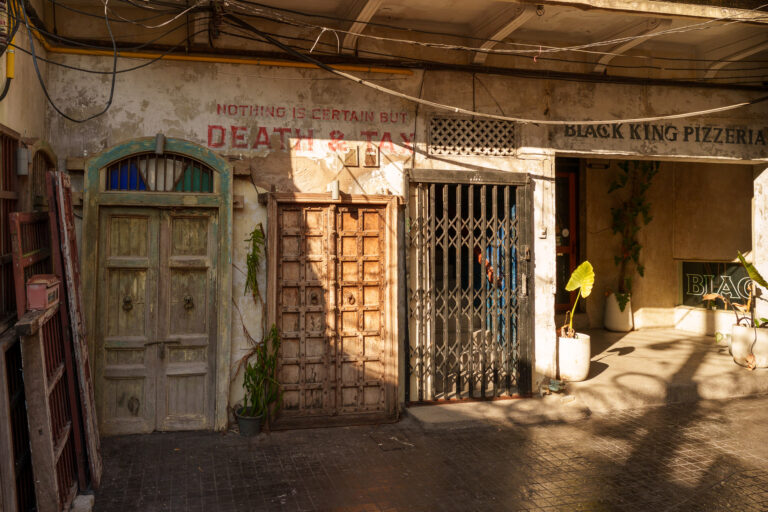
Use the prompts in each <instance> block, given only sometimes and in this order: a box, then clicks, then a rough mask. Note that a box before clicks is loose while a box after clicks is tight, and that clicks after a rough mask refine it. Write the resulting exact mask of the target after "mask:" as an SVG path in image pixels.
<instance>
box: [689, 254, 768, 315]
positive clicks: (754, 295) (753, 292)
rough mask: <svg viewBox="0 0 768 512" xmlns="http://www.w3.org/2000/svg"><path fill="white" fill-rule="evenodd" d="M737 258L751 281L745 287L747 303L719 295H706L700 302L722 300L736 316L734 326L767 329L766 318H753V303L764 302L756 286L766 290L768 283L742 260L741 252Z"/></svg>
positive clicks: (755, 269) (753, 267) (751, 266)
mask: <svg viewBox="0 0 768 512" xmlns="http://www.w3.org/2000/svg"><path fill="white" fill-rule="evenodd" d="M737 256H738V258H739V262H740V263H741V265H742V266H743V267H744V270H746V271H747V275H748V276H749V279H750V281H751V282H750V283H749V286H748V287H747V288H748V290H749V295H748V296H747V302H746V303H744V304H743V303H740V302H734V301H732V300H731V299H730V298H728V297H726V296H725V295H721V294H719V293H707V294H705V295H704V296H703V297H702V300H717V299H720V300H722V301H723V303H724V304H725V306H726V307H729V308H731V309H732V310H733V313H734V314H735V315H736V325H744V326H747V327H768V318H755V302H756V301H757V300H765V299H764V298H763V297H762V292H761V290H760V288H758V287H757V286H756V285H760V286H762V287H763V288H768V282H766V280H765V278H763V276H762V275H760V272H758V270H757V268H755V266H754V265H753V264H751V263H749V262H748V261H747V260H746V258H744V255H743V254H741V251H739V252H738V253H737Z"/></svg>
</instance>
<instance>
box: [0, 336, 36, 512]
mask: <svg viewBox="0 0 768 512" xmlns="http://www.w3.org/2000/svg"><path fill="white" fill-rule="evenodd" d="M0 350H5V375H6V377H7V386H8V388H7V389H8V403H9V415H8V416H9V417H8V419H9V425H10V430H11V439H12V445H13V464H14V468H15V476H16V503H17V505H18V509H19V510H20V511H29V510H35V478H34V475H33V473H32V453H31V451H30V447H29V428H28V426H27V404H26V401H25V398H24V378H23V374H22V365H21V343H20V342H19V338H18V337H17V336H15V335H12V336H11V337H10V341H8V342H7V344H5V343H4V342H3V341H0ZM2 360H3V357H2V354H0V361H2ZM0 373H2V372H0Z"/></svg>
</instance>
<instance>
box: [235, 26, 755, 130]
mask: <svg viewBox="0 0 768 512" xmlns="http://www.w3.org/2000/svg"><path fill="white" fill-rule="evenodd" d="M225 16H226V17H227V18H228V19H229V20H231V21H232V22H234V23H235V24H237V25H240V27H242V28H243V29H245V30H248V31H250V32H253V33H254V34H256V35H258V36H259V37H262V38H264V39H265V40H266V41H267V42H269V43H271V44H273V45H274V46H276V47H278V48H280V49H281V50H283V51H284V52H287V53H289V54H291V55H293V56H294V57H297V58H300V59H302V60H304V61H306V62H309V63H312V64H314V65H316V66H318V67H320V68H322V69H324V70H325V71H328V72H329V73H333V74H335V75H338V76H341V77H343V78H347V79H348V80H350V81H353V82H356V83H358V84H359V85H362V86H365V87H368V88H370V89H374V90H377V91H379V92H383V93H385V94H388V95H390V96H395V97H398V98H401V99H404V100H408V101H410V102H413V103H417V104H421V105H425V106H428V107H432V108H435V109H439V110H446V111H450V112H453V113H456V114H465V115H471V116H476V117H484V118H487V119H495V120H499V121H510V122H515V123H521V124H536V125H559V126H562V125H598V124H607V125H614V124H621V123H648V122H653V121H665V120H671V119H684V118H688V117H697V116H704V115H709V114H715V113H718V112H726V111H728V110H735V109H738V108H742V107H746V106H748V105H755V104H758V103H762V102H764V101H768V95H766V96H761V97H759V98H755V99H752V100H749V101H743V102H740V103H734V104H731V105H725V106H722V107H716V108H710V109H705V110H699V111H694V112H684V113H680V114H669V115H662V116H652V117H639V118H627V119H605V120H599V121H591V120H590V121H580V120H568V121H566V120H551V119H528V118H522V117H513V116H503V115H501V116H500V115H496V114H488V113H485V112H477V111H474V110H469V109H464V108H460V107H456V106H452V105H446V104H443V103H437V102H434V101H429V100H425V99H422V98H417V97H415V96H411V95H408V94H405V93H402V92H399V91H395V90H393V89H389V88H387V87H384V86H382V85H379V84H375V83H373V82H370V81H368V80H365V79H362V78H360V77H358V76H355V75H351V74H349V73H346V72H344V71H340V70H338V69H334V68H332V67H331V66H329V65H327V64H325V63H324V62H321V61H319V60H317V59H315V58H314V57H311V56H309V55H304V54H302V53H300V52H298V51H296V50H294V49H293V48H290V47H289V46H287V45H285V44H283V43H282V42H280V41H278V40H277V39H275V38H273V37H272V36H270V35H268V34H265V33H264V32H262V31H260V30H259V29H257V28H256V27H254V26H253V25H251V24H250V23H248V22H246V21H244V20H241V19H240V18H238V17H236V16H234V15H232V14H226V15H225Z"/></svg>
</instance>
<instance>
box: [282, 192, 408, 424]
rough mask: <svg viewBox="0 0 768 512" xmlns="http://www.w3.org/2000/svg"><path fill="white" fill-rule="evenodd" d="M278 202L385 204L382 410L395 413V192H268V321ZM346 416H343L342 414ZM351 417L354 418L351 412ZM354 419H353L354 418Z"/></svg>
mask: <svg viewBox="0 0 768 512" xmlns="http://www.w3.org/2000/svg"><path fill="white" fill-rule="evenodd" d="M281 204H310V205H311V204H317V205H324V204H335V205H358V206H384V225H385V226H386V231H385V232H384V247H385V249H384V255H385V257H386V261H385V264H384V269H385V270H384V276H383V281H384V286H385V289H386V292H385V297H386V298H385V300H384V308H383V310H384V317H385V319H386V321H385V322H384V324H383V326H382V331H383V332H382V338H383V339H384V342H385V343H386V344H388V346H389V350H388V351H387V356H386V360H385V379H386V382H388V383H389V385H390V386H391V388H390V389H388V390H386V391H385V393H386V394H387V398H388V400H389V403H388V404H387V409H386V410H385V413H386V415H387V416H389V417H395V415H396V414H397V408H398V401H399V398H398V397H399V393H398V386H399V362H400V359H399V356H398V352H399V346H398V325H399V324H398V304H397V297H398V286H400V284H399V283H398V249H397V205H398V197H397V196H388V195H362V194H342V195H341V197H340V198H339V199H333V198H332V196H331V193H330V192H328V193H318V194H313V193H294V192H272V193H270V194H269V203H268V206H267V251H268V253H267V325H268V326H270V325H273V324H276V322H277V288H278V286H277V264H278V256H279V255H278V232H277V224H278V222H277V219H278V217H277V215H278V207H279V206H280V205H281ZM342 417H346V416H342ZM350 421H353V418H352V417H351V415H350ZM353 422H354V421H353Z"/></svg>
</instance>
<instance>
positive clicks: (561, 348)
mask: <svg viewBox="0 0 768 512" xmlns="http://www.w3.org/2000/svg"><path fill="white" fill-rule="evenodd" d="M594 284H595V271H594V269H593V268H592V264H591V263H590V262H588V261H585V262H583V263H582V264H581V265H579V266H578V267H576V270H574V271H573V274H571V277H570V279H568V284H566V285H565V289H566V290H567V291H569V292H572V291H575V290H578V293H577V294H576V300H575V301H574V302H573V309H572V310H571V311H569V312H568V313H566V317H565V320H566V324H565V325H563V326H562V327H561V328H560V335H559V337H558V343H557V369H558V374H559V378H560V379H561V380H566V381H571V382H578V381H582V380H584V379H586V378H587V375H588V374H589V364H590V360H591V358H592V354H591V345H590V337H589V335H588V334H584V333H580V332H579V333H577V332H575V331H574V330H573V314H574V313H575V312H576V304H578V302H579V297H584V298H585V299H586V298H587V297H589V294H590V293H592V286H593V285H594Z"/></svg>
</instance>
